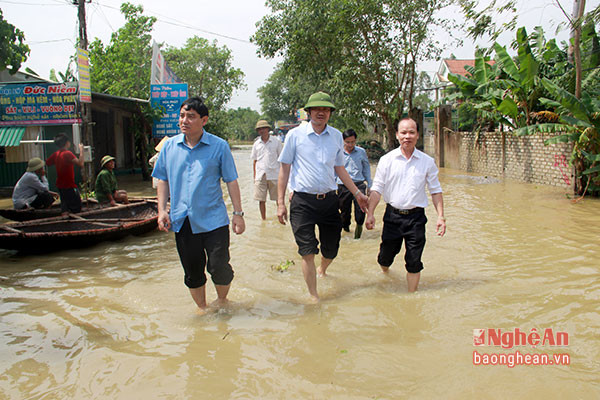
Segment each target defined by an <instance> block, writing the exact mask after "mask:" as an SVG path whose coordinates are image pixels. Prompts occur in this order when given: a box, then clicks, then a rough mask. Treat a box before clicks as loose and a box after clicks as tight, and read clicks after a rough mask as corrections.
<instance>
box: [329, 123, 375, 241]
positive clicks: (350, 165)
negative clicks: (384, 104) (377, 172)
mask: <svg viewBox="0 0 600 400" xmlns="http://www.w3.org/2000/svg"><path fill="white" fill-rule="evenodd" d="M343 137H344V159H345V160H346V161H345V164H344V168H346V171H348V174H349V175H350V178H352V181H353V182H354V184H355V185H356V187H357V188H359V189H360V191H361V192H363V193H364V194H366V195H367V196H368V195H369V188H370V187H371V184H372V182H371V164H369V157H368V156H367V152H366V151H365V149H363V148H362V147H360V146H357V145H356V132H355V131H354V129H348V130H346V131H344V133H343ZM365 182H366V185H365ZM337 183H338V196H339V197H340V213H341V217H342V228H343V229H344V230H345V231H346V232H350V222H351V220H352V203H354V220H355V221H356V228H355V229H354V239H360V235H361V234H362V226H363V223H364V222H365V213H364V212H363V210H361V209H360V206H359V205H358V203H357V202H356V199H355V198H354V196H352V193H350V192H349V191H348V189H346V186H344V185H343V184H342V181H341V180H340V178H337Z"/></svg>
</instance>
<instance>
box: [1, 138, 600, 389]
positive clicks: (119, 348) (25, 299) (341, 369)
mask: <svg viewBox="0 0 600 400" xmlns="http://www.w3.org/2000/svg"><path fill="white" fill-rule="evenodd" d="M234 156H235V159H236V163H237V167H238V172H239V175H240V179H239V181H240V186H241V189H242V194H243V205H244V210H245V212H246V225H247V229H246V232H245V233H244V234H243V235H241V236H235V235H232V244H231V256H232V265H233V266H234V268H235V272H236V277H235V280H234V282H233V286H232V290H231V293H230V298H231V301H232V304H231V306H230V307H229V308H227V309H222V310H220V311H214V312H211V313H210V314H209V315H206V316H203V317H200V316H197V315H195V314H194V304H193V302H192V300H191V297H190V295H189V292H188V291H187V289H186V288H185V286H184V284H183V271H182V268H181V267H180V264H179V260H178V257H177V254H176V250H175V246H174V240H173V234H167V233H161V232H158V231H157V232H153V233H150V234H147V235H145V236H142V237H129V238H127V239H126V240H123V241H120V242H109V243H104V244H101V245H96V246H94V247H91V248H88V249H82V250H70V251H60V252H56V253H53V254H50V255H42V256H21V255H18V254H14V253H12V252H6V251H0V264H1V267H0V301H1V303H0V398H3V399H4V398H6V399H192V398H210V399H249V398H255V399H258V398H260V399H326V398H328V399H332V398H335V399H402V398H418V399H442V398H443V399H479V398H487V399H507V398H561V399H595V398H600V383H599V382H600V381H599V379H600V378H599V376H600V375H599V373H600V339H599V338H600V314H599V306H600V279H599V270H600V268H599V264H600V250H599V244H600V241H599V236H600V235H599V234H600V202H598V201H597V200H594V199H585V200H584V201H582V202H580V203H578V204H572V203H571V202H570V200H569V199H568V198H567V196H566V194H565V191H564V190H563V189H557V188H552V187H546V186H534V185H529V184H522V183H516V182H506V181H500V180H496V179H492V178H485V177H481V176H474V175H468V174H465V173H462V172H459V171H454V170H442V171H441V174H440V177H441V181H442V185H443V188H444V201H445V205H446V216H447V218H448V232H447V234H446V236H445V237H443V238H439V237H437V236H435V233H434V230H435V227H434V225H433V224H434V222H433V221H435V219H434V218H430V222H429V224H428V232H427V240H428V241H427V245H426V248H425V254H424V263H425V270H424V271H423V273H422V279H421V284H420V287H419V289H420V290H419V292H417V293H416V294H409V293H407V292H406V283H405V280H404V279H405V273H404V266H403V262H402V260H401V258H397V259H396V262H395V263H394V265H393V266H392V269H391V273H390V276H389V277H385V276H382V275H381V274H380V273H379V269H378V267H377V264H376V255H377V251H378V247H379V238H380V234H381V226H382V225H381V218H382V213H383V209H384V207H383V206H382V205H380V206H379V208H378V210H377V225H376V227H375V229H374V230H373V231H365V233H364V234H363V237H362V238H361V239H360V240H354V239H353V236H352V233H343V236H342V243H341V248H340V255H339V257H338V258H337V259H336V260H335V261H334V263H333V264H332V265H331V267H330V269H329V270H328V273H329V272H330V276H329V277H328V278H325V279H319V282H318V284H319V291H320V294H321V296H322V302H321V304H320V305H308V304H306V303H305V301H306V293H307V290H306V286H305V283H304V280H303V278H302V272H301V268H300V257H299V256H298V254H297V253H296V246H295V244H294V241H293V236H292V233H291V230H290V227H289V225H287V226H282V225H280V224H279V223H278V222H277V220H276V216H275V211H276V210H275V205H274V203H270V204H269V205H268V207H267V218H268V220H267V221H261V220H260V216H259V211H258V205H257V203H256V202H255V201H253V200H252V178H251V177H252V164H251V160H250V149H249V148H247V147H245V148H242V149H237V150H235V151H234ZM374 169H375V166H373V170H374ZM138 180H139V177H135V178H127V179H124V180H122V181H121V186H123V185H126V186H127V188H129V189H130V192H132V193H135V194H153V191H152V189H151V188H150V187H149V186H150V184H149V183H140V182H139V181H138ZM7 204H9V203H7ZM3 205H4V206H6V204H4V203H3ZM228 208H229V209H231V205H230V204H229V201H228ZM427 214H428V215H429V216H432V215H433V214H434V210H433V207H432V206H431V205H430V206H429V208H428V209H427ZM432 220H433V221H432ZM286 260H292V261H295V265H292V266H291V267H290V268H289V270H288V271H286V272H277V271H274V270H272V269H271V266H272V265H277V264H279V263H281V262H283V261H286ZM208 297H209V300H213V299H214V298H215V297H216V295H215V293H214V288H213V287H212V286H209V288H208ZM476 329H484V331H483V333H484V335H485V342H484V345H483V346H474V335H475V336H477V337H478V336H479V334H480V333H481V331H474V330H476ZM490 330H492V331H490ZM517 330H518V331H517ZM549 330H552V332H553V333H554V336H553V337H554V338H557V337H558V335H557V333H558V332H563V336H561V337H560V338H562V339H564V334H567V335H568V344H566V343H563V346H556V345H555V346H552V345H551V344H552V342H551V341H550V340H549V339H550V338H549V337H546V340H545V341H543V343H542V342H540V343H538V344H537V346H533V345H532V344H531V343H534V341H529V340H528V339H529V338H530V337H531V338H535V335H533V336H531V334H532V333H534V332H537V333H538V334H539V335H540V336H541V337H542V338H543V337H544V335H547V334H549V332H550V331H549ZM519 331H520V332H525V334H524V335H526V340H525V343H521V342H519V343H516V340H517V339H519V340H521V339H520V338H521V336H519V334H518V332H519ZM490 333H491V334H492V336H493V335H494V334H500V335H503V336H501V338H503V339H504V343H505V346H504V347H505V348H502V347H501V346H494V343H495V342H494V339H493V338H492V342H489V341H488V340H489V337H490ZM511 335H512V336H511ZM511 337H513V338H514V340H515V341H513V343H512V346H510V341H509V339H510V338H511ZM523 337H525V336H523ZM555 344H557V343H555ZM519 356H520V357H521V358H519ZM546 356H547V357H548V360H549V362H553V364H552V365H521V364H525V363H526V362H527V360H529V364H537V363H539V362H543V360H544V357H546ZM501 357H503V358H501ZM555 357H556V358H555ZM511 359H512V360H513V361H512V364H517V365H513V366H512V367H510V366H507V365H484V364H491V363H493V362H494V361H496V362H497V363H502V362H503V361H502V360H504V362H505V363H506V362H509V363H510V360H511ZM536 360H537V361H536Z"/></svg>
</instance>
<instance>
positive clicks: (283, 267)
mask: <svg viewBox="0 0 600 400" xmlns="http://www.w3.org/2000/svg"><path fill="white" fill-rule="evenodd" d="M292 265H296V263H295V262H294V260H285V261H282V262H280V263H279V264H278V265H271V269H272V270H273V271H278V272H285V271H287V270H288V269H289V268H290V267H291V266H292Z"/></svg>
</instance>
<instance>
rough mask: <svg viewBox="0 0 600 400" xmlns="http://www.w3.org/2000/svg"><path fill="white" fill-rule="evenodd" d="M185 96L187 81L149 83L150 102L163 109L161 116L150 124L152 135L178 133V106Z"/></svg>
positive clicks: (156, 136)
mask: <svg viewBox="0 0 600 400" xmlns="http://www.w3.org/2000/svg"><path fill="white" fill-rule="evenodd" d="M187 98H188V85H187V83H175V84H170V85H166V84H161V85H150V104H151V105H152V107H156V106H163V107H164V109H165V113H164V115H163V117H162V118H161V119H160V120H159V121H155V122H154V124H153V126H152V137H155V138H162V137H164V136H173V135H177V134H178V133H179V127H178V126H177V124H178V123H179V108H181V103H183V102H184V101H185V100H186V99H187Z"/></svg>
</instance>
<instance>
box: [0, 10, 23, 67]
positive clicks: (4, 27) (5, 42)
mask: <svg viewBox="0 0 600 400" xmlns="http://www.w3.org/2000/svg"><path fill="white" fill-rule="evenodd" d="M24 41H25V34H24V33H23V31H21V30H20V29H18V28H16V27H15V26H14V25H12V24H10V23H8V21H6V20H5V19H4V17H3V15H2V10H0V71H4V70H5V69H7V67H10V68H9V70H8V71H9V73H11V74H15V73H16V72H17V71H18V70H19V68H21V64H23V63H24V62H25V61H26V60H27V57H28V56H29V52H30V50H29V46H27V45H26V44H25V43H24Z"/></svg>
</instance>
